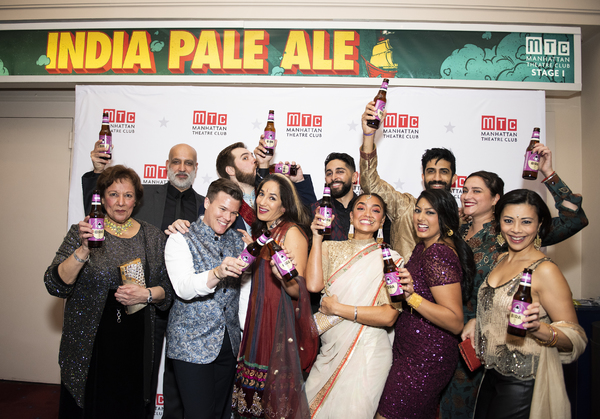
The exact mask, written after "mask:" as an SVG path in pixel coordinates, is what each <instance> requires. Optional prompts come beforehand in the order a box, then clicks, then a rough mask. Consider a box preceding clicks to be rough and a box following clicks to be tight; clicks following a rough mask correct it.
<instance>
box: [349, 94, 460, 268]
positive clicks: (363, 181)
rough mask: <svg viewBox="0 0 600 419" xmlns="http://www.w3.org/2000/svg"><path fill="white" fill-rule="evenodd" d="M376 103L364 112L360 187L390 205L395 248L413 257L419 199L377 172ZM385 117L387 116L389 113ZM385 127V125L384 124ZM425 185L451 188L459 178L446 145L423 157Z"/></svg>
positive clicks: (428, 152) (393, 246)
mask: <svg viewBox="0 0 600 419" xmlns="http://www.w3.org/2000/svg"><path fill="white" fill-rule="evenodd" d="M375 113H376V112H375V102H369V103H368V104H367V107H366V108H365V112H364V113H363V115H362V129H363V144H362V147H361V149H360V174H361V175H360V186H361V187H362V189H363V190H364V191H365V192H367V193H370V192H372V193H376V194H378V195H379V196H381V197H382V198H383V200H384V201H385V203H386V205H387V214H386V215H387V217H386V219H388V220H390V221H391V223H392V227H391V244H392V248H393V249H394V250H395V251H397V252H398V253H400V254H401V255H402V257H404V260H409V259H410V255H411V254H412V251H413V249H414V247H415V244H416V236H415V231H414V229H413V212H414V210H415V202H416V199H415V197H414V196H412V195H411V194H409V193H402V192H398V191H397V190H396V188H394V187H393V186H392V185H390V184H389V183H387V182H386V181H384V180H383V179H381V178H380V177H379V174H378V173H377V151H376V150H375V140H374V138H375V135H374V134H375V131H377V130H376V129H375V128H371V127H369V126H368V125H367V121H368V120H370V119H373V118H374V115H375ZM382 119H385V114H384V116H383V118H382ZM380 126H381V125H380ZM421 165H422V166H423V173H422V174H421V178H422V179H423V185H424V186H425V189H442V188H444V189H446V190H447V191H450V188H451V187H452V184H453V183H454V181H455V180H456V159H455V157H454V154H452V152H451V151H450V150H448V149H445V148H432V149H429V150H426V151H425V154H423V157H422V158H421Z"/></svg>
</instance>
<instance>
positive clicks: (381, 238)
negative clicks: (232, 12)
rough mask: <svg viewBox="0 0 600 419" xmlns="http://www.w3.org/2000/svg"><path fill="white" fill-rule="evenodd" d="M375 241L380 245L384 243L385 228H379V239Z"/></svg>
mask: <svg viewBox="0 0 600 419" xmlns="http://www.w3.org/2000/svg"><path fill="white" fill-rule="evenodd" d="M375 241H376V242H377V243H379V244H381V243H383V228H381V227H379V230H377V239H375Z"/></svg>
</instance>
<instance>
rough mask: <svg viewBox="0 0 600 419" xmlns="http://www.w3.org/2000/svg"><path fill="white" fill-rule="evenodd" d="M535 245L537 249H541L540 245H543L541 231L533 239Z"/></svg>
mask: <svg viewBox="0 0 600 419" xmlns="http://www.w3.org/2000/svg"><path fill="white" fill-rule="evenodd" d="M533 247H535V250H540V247H542V239H540V235H539V233H538V234H537V236H535V240H534V241H533Z"/></svg>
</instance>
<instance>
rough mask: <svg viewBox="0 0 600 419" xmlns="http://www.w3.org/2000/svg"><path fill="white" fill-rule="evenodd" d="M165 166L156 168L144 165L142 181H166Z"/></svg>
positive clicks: (154, 165) (151, 165)
mask: <svg viewBox="0 0 600 419" xmlns="http://www.w3.org/2000/svg"><path fill="white" fill-rule="evenodd" d="M166 178H167V166H158V165H156V164H145V165H144V179H166Z"/></svg>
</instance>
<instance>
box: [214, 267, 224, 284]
mask: <svg viewBox="0 0 600 419" xmlns="http://www.w3.org/2000/svg"><path fill="white" fill-rule="evenodd" d="M213 275H214V276H215V278H217V279H218V280H219V281H222V280H223V278H219V275H217V268H214V269H213Z"/></svg>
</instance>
